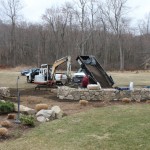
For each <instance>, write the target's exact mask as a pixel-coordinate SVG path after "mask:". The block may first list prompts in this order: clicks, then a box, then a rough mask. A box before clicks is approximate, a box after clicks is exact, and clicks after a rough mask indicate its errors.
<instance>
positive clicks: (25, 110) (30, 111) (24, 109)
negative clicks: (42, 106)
mask: <svg viewBox="0 0 150 150" xmlns="http://www.w3.org/2000/svg"><path fill="white" fill-rule="evenodd" d="M14 106H15V111H16V112H18V104H14ZM20 112H21V113H23V114H27V115H34V114H35V113H36V111H35V110H34V109H32V108H29V107H26V106H23V105H20Z"/></svg>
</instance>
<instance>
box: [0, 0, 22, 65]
mask: <svg viewBox="0 0 150 150" xmlns="http://www.w3.org/2000/svg"><path fill="white" fill-rule="evenodd" d="M1 4H2V10H3V13H4V15H5V18H6V20H7V21H10V24H11V30H10V54H11V57H12V58H13V66H15V65H16V22H17V18H18V16H19V12H20V10H21V9H22V6H21V2H20V0H5V1H4V0H2V1H1Z"/></svg>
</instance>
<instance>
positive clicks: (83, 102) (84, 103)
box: [79, 100, 89, 106]
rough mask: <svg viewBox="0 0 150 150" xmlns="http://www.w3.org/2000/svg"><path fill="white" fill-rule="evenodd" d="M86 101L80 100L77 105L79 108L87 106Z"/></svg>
mask: <svg viewBox="0 0 150 150" xmlns="http://www.w3.org/2000/svg"><path fill="white" fill-rule="evenodd" d="M88 103H89V102H88V101H87V100H80V101H79V104H80V105H81V106H87V105H88Z"/></svg>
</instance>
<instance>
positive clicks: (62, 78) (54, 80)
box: [34, 56, 71, 87]
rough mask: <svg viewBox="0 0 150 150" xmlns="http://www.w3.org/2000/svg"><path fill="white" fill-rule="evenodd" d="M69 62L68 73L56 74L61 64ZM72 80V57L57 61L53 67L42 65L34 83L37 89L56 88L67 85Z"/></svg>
mask: <svg viewBox="0 0 150 150" xmlns="http://www.w3.org/2000/svg"><path fill="white" fill-rule="evenodd" d="M65 62H67V72H66V74H63V73H56V69H57V67H58V66H60V65H61V64H63V63H65ZM70 78H71V56H66V57H63V58H61V59H58V60H56V61H55V62H54V63H53V65H48V64H42V65H41V68H40V71H39V74H38V75H35V77H34V83H35V84H37V87H40V86H44V85H46V86H54V85H56V84H65V83H67V81H68V80H69V79H70Z"/></svg>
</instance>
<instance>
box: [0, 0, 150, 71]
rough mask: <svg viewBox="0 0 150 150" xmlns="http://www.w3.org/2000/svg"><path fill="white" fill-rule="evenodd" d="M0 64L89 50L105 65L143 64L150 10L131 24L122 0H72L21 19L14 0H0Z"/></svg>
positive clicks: (147, 52) (44, 59)
mask: <svg viewBox="0 0 150 150" xmlns="http://www.w3.org/2000/svg"><path fill="white" fill-rule="evenodd" d="M0 5H1V7H0V10H1V12H2V14H3V15H1V17H0V65H6V66H13V67H15V66H18V65H22V64H24V65H30V66H31V65H36V66H40V64H41V63H49V64H50V63H53V62H54V61H55V60H56V59H59V58H61V57H64V56H66V55H71V57H72V60H73V61H72V66H73V67H75V66H76V63H75V58H76V57H77V56H78V55H94V56H96V58H97V59H98V61H99V62H100V63H101V64H102V66H104V68H105V69H107V70H134V69H144V66H143V65H144V64H145V62H146V60H149V57H150V50H149V49H150V42H149V41H150V29H149V27H150V15H147V17H145V18H144V17H143V20H142V21H140V22H139V23H138V24H136V25H134V26H133V25H132V26H131V22H132V20H131V19H130V18H129V17H128V16H129V15H128V12H129V11H130V9H129V8H128V7H127V0H105V1H100V0H98V1H96V0H76V1H69V2H66V3H65V4H63V5H61V6H58V7H50V8H47V9H46V10H45V13H44V14H42V20H43V22H40V23H38V24H37V23H29V22H27V21H22V19H21V13H20V12H21V10H22V9H23V6H22V4H21V1H19V0H6V1H1V4H0Z"/></svg>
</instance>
